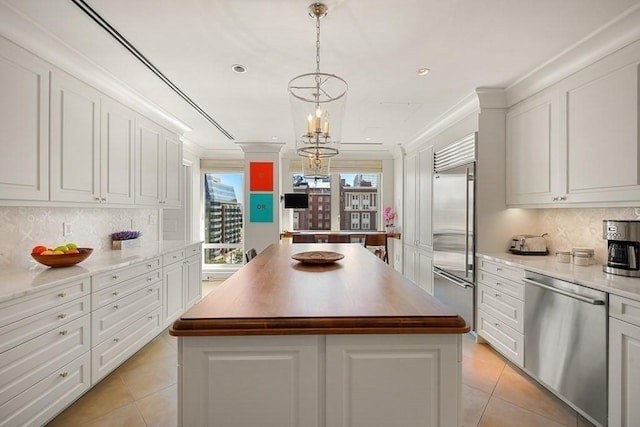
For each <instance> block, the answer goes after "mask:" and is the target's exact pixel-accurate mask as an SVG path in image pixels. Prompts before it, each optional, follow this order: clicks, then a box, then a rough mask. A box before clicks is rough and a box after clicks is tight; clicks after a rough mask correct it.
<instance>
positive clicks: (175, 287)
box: [162, 261, 184, 326]
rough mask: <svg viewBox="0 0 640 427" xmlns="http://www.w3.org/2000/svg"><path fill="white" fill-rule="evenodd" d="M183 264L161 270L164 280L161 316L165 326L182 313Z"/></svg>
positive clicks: (178, 263) (180, 262) (171, 265)
mask: <svg viewBox="0 0 640 427" xmlns="http://www.w3.org/2000/svg"><path fill="white" fill-rule="evenodd" d="M183 268H184V263H183V262H182V261H179V262H176V263H174V264H170V265H168V266H166V267H164V268H163V270H164V273H163V274H164V280H163V281H162V289H163V293H162V299H163V305H164V307H163V310H162V315H163V319H164V324H165V326H168V325H170V324H171V322H173V321H174V320H176V319H177V318H178V317H179V316H180V315H181V314H182V313H183V311H184V292H183V286H184V283H183V281H184V272H183Z"/></svg>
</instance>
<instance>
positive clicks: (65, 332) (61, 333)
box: [60, 329, 69, 335]
mask: <svg viewBox="0 0 640 427" xmlns="http://www.w3.org/2000/svg"><path fill="white" fill-rule="evenodd" d="M68 333H69V331H67V330H66V329H64V330H62V331H60V335H67V334H68Z"/></svg>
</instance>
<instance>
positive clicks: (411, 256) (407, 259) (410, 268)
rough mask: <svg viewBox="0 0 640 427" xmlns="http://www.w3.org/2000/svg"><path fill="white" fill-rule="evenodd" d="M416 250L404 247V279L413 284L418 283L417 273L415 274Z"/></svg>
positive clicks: (407, 246)
mask: <svg viewBox="0 0 640 427" xmlns="http://www.w3.org/2000/svg"><path fill="white" fill-rule="evenodd" d="M417 252H418V251H417V249H416V248H415V246H411V245H408V244H407V245H404V257H403V259H404V277H406V278H407V279H409V280H411V281H412V282H413V283H417V282H418V273H417V272H416V266H417V260H416V257H417Z"/></svg>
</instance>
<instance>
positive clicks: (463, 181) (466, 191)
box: [432, 134, 476, 330]
mask: <svg viewBox="0 0 640 427" xmlns="http://www.w3.org/2000/svg"><path fill="white" fill-rule="evenodd" d="M475 148H476V134H472V135H469V136H467V137H466V138H464V139H462V140H460V141H457V142H455V143H454V144H451V145H449V146H447V147H446V148H444V149H442V150H439V151H437V152H436V153H435V154H434V172H435V173H434V176H433V205H432V206H433V207H432V225H433V273H434V284H433V290H434V296H435V297H436V298H437V299H439V300H440V301H441V302H443V303H444V304H445V305H447V306H449V307H450V308H451V309H452V310H453V311H455V312H457V313H458V314H459V315H461V316H462V317H463V318H464V319H465V320H466V321H467V323H469V325H470V326H471V329H472V330H475V320H474V313H475V292H474V284H473V283H474V270H475V269H474V253H475V247H474V245H475V238H474V227H475V216H474V213H475V209H474V200H475V198H474V194H475V153H476V150H475Z"/></svg>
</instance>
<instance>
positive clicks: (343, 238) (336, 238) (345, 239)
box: [329, 234, 351, 243]
mask: <svg viewBox="0 0 640 427" xmlns="http://www.w3.org/2000/svg"><path fill="white" fill-rule="evenodd" d="M329 243H351V236H349V235H348V234H329Z"/></svg>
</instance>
